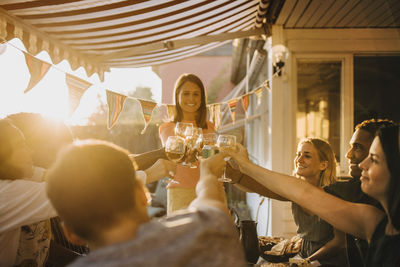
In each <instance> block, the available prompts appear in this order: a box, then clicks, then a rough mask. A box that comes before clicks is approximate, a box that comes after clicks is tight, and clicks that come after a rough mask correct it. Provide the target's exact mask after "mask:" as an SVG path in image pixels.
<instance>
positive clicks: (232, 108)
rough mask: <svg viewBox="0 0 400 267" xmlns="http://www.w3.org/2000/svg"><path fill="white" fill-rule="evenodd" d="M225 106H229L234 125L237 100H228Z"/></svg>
mask: <svg viewBox="0 0 400 267" xmlns="http://www.w3.org/2000/svg"><path fill="white" fill-rule="evenodd" d="M227 104H228V106H229V110H230V111H231V118H232V122H233V123H235V112H236V105H237V98H234V99H231V100H228V102H227Z"/></svg>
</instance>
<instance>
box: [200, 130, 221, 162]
mask: <svg viewBox="0 0 400 267" xmlns="http://www.w3.org/2000/svg"><path fill="white" fill-rule="evenodd" d="M217 138H218V135H217V134H216V133H206V134H203V135H202V136H201V144H200V148H201V157H202V158H204V159H206V158H209V157H211V156H214V155H215V154H217V153H218V152H219V149H218V147H217V146H216V144H217Z"/></svg>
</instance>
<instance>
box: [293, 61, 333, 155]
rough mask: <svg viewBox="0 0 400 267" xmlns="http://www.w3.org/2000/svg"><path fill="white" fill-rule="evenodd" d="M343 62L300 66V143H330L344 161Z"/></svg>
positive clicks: (298, 125)
mask: <svg viewBox="0 0 400 267" xmlns="http://www.w3.org/2000/svg"><path fill="white" fill-rule="evenodd" d="M340 85H341V62H340V61H336V62H326V61H324V62H316V61H314V62H310V61H298V63H297V88H298V89H297V112H296V122H297V129H296V130H297V131H296V132H297V136H296V137H297V140H296V141H297V142H299V141H300V140H301V139H302V138H305V137H319V138H323V139H325V140H327V141H328V142H329V143H330V144H331V146H332V148H333V150H334V152H335V155H336V159H337V161H338V162H339V160H340V91H341V88H340Z"/></svg>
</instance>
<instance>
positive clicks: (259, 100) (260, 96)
mask: <svg viewBox="0 0 400 267" xmlns="http://www.w3.org/2000/svg"><path fill="white" fill-rule="evenodd" d="M254 93H255V94H256V96H257V106H259V105H260V104H261V99H262V87H260V88H258V89H257V90H255V91H254Z"/></svg>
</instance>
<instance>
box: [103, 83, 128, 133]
mask: <svg viewBox="0 0 400 267" xmlns="http://www.w3.org/2000/svg"><path fill="white" fill-rule="evenodd" d="M106 94H107V104H108V120H107V128H108V129H111V128H112V127H113V126H114V124H115V123H116V122H117V120H118V118H119V115H120V114H121V111H122V109H123V107H124V103H125V99H126V96H125V95H121V94H117V93H114V92H111V91H108V90H106Z"/></svg>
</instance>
